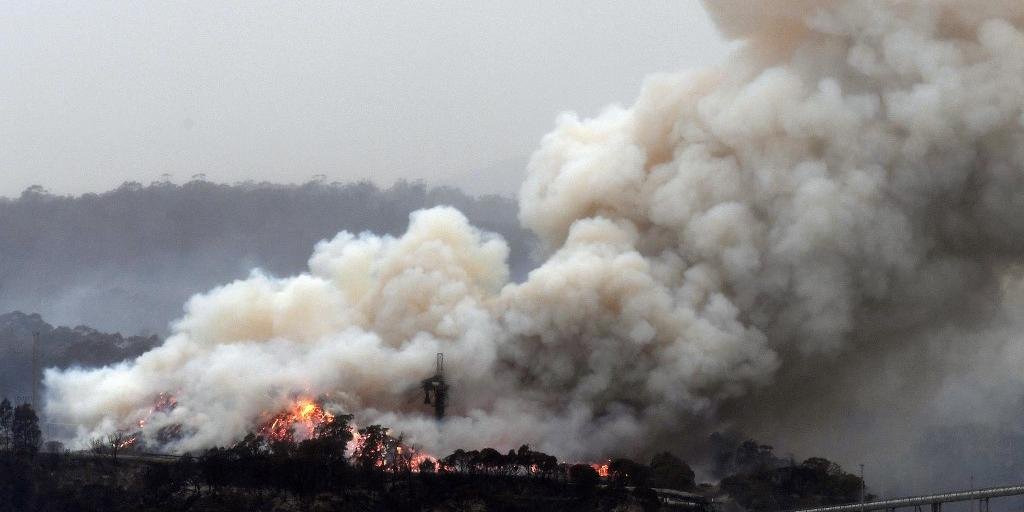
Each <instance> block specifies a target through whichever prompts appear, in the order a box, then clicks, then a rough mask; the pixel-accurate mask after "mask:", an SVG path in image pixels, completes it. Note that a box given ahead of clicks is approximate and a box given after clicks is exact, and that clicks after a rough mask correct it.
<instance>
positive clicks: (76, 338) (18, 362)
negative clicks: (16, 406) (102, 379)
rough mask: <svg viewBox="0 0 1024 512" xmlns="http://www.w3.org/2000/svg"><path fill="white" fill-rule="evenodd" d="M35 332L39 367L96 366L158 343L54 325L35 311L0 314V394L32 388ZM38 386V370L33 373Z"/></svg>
mask: <svg viewBox="0 0 1024 512" xmlns="http://www.w3.org/2000/svg"><path fill="white" fill-rule="evenodd" d="M35 334H38V335H39V346H38V358H39V361H38V364H39V367H40V368H53V367H57V368H67V367H70V366H83V367H98V366H105V365H108V364H112V363H117V362H119V361H123V360H125V359H132V358H135V357H137V356H139V355H140V354H142V353H143V352H146V351H147V350H149V349H151V348H153V347H155V346H157V345H159V344H160V342H161V339H160V338H159V337H157V336H153V335H151V336H128V337H125V336H122V335H121V334H118V333H105V332H100V331H97V330H95V329H92V328H90V327H85V326H78V327H75V328H70V327H54V326H52V325H50V324H49V323H47V322H46V321H44V320H43V318H42V317H41V316H39V315H38V314H31V315H29V314H25V313H21V312H20V311H15V312H12V313H7V314H2V315H0V394H7V395H9V396H25V397H27V396H28V395H29V394H30V393H31V389H32V343H33V336H34V335H35ZM36 377H37V380H39V381H40V383H39V384H40V389H42V384H41V380H42V372H41V371H40V372H39V374H37V375H36Z"/></svg>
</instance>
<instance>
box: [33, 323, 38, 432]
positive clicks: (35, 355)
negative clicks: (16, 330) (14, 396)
mask: <svg viewBox="0 0 1024 512" xmlns="http://www.w3.org/2000/svg"><path fill="white" fill-rule="evenodd" d="M32 408H33V409H35V411H36V414H37V415H38V414H39V333H38V332H34V333H32Z"/></svg>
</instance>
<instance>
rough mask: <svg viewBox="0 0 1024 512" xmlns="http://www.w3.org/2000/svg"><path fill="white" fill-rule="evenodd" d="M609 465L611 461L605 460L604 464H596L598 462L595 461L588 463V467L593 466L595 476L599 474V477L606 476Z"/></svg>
mask: <svg viewBox="0 0 1024 512" xmlns="http://www.w3.org/2000/svg"><path fill="white" fill-rule="evenodd" d="M609 465H611V461H607V462H605V463H604V464H598V463H596V462H595V463H592V464H591V465H590V467H592V468H594V471H597V476H599V477H601V478H608V474H609V472H608V466H609Z"/></svg>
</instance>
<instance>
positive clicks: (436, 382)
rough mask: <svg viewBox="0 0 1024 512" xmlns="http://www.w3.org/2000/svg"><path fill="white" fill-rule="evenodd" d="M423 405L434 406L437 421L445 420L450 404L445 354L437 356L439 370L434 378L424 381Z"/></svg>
mask: <svg viewBox="0 0 1024 512" xmlns="http://www.w3.org/2000/svg"><path fill="white" fill-rule="evenodd" d="M423 403H425V404H427V405H433V406H434V417H435V418H437V421H441V420H443V419H444V409H445V406H446V405H447V404H448V383H447V382H445V380H444V354H443V353H440V352H438V354H437V370H436V372H435V373H434V376H433V377H430V378H429V379H423Z"/></svg>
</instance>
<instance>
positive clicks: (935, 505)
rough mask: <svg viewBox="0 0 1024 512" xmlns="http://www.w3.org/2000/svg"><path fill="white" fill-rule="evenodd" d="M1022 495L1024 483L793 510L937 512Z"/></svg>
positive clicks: (801, 511)
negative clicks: (906, 511)
mask: <svg viewBox="0 0 1024 512" xmlns="http://www.w3.org/2000/svg"><path fill="white" fill-rule="evenodd" d="M1021 495H1024V485H1010V486H1004V487H989V488H987V489H974V490H970V491H954V492H944V493H939V494H928V495H924V496H910V497H906V498H893V499H888V500H879V501H869V502H867V503H850V504H848V505H834V506H830V507H817V508H805V509H800V510H795V511H792V512H861V511H863V512H870V511H875V510H893V509H897V508H905V507H921V506H922V505H930V506H932V509H933V510H935V511H936V512H937V511H938V509H939V508H940V506H941V505H942V504H943V503H952V502H957V501H973V500H979V501H982V502H984V503H986V504H987V502H988V500H989V499H990V498H1001V497H1003V496H1021ZM982 512H987V507H983V510H982Z"/></svg>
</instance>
